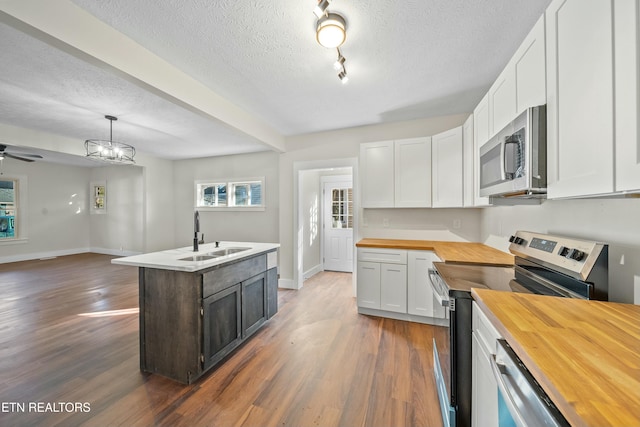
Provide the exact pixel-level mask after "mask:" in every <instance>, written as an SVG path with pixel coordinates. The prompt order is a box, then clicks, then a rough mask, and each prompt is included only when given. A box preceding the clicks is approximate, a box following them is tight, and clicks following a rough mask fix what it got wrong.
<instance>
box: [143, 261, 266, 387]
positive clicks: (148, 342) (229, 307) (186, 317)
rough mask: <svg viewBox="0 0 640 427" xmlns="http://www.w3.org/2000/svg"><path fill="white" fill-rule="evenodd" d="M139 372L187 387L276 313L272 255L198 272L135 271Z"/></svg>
mask: <svg viewBox="0 0 640 427" xmlns="http://www.w3.org/2000/svg"><path fill="white" fill-rule="evenodd" d="M139 288H140V295H139V297H140V369H141V370H142V371H145V372H150V373H154V374H160V375H163V376H165V377H168V378H171V379H173V380H176V381H179V382H181V383H185V384H190V383H192V382H193V381H195V380H196V379H197V378H198V377H200V376H201V375H202V374H204V373H205V372H206V371H207V370H208V369H209V368H211V367H213V366H215V365H216V364H217V363H218V362H220V361H221V360H222V359H223V358H224V357H225V356H227V355H228V354H229V353H231V352H232V351H233V350H234V349H235V348H237V347H238V346H239V345H240V344H241V343H242V342H244V341H245V340H247V339H248V338H249V337H250V336H251V335H252V334H254V333H255V332H256V331H257V330H258V329H259V328H260V326H262V324H263V323H264V322H266V321H267V319H269V318H271V317H272V316H273V315H274V314H276V312H277V311H278V295H277V291H278V273H277V251H276V250H275V249H274V250H271V251H268V252H264V253H259V254H254V255H251V256H247V257H244V258H239V259H231V260H229V261H228V262H225V263H222V264H217V265H214V266H211V267H208V268H204V269H201V270H197V271H193V272H186V271H176V270H169V269H163V268H153V267H143V266H140V268H139Z"/></svg>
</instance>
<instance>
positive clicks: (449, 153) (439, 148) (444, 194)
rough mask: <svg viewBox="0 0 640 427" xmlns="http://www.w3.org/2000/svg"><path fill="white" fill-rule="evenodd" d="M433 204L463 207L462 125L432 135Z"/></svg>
mask: <svg viewBox="0 0 640 427" xmlns="http://www.w3.org/2000/svg"><path fill="white" fill-rule="evenodd" d="M431 149H432V158H431V174H432V175H431V177H432V178H431V179H432V187H433V192H432V199H433V200H432V205H433V207H434V208H452V207H462V199H463V196H462V192H463V185H462V181H463V179H462V176H463V175H462V126H459V127H457V128H454V129H451V130H448V131H446V132H443V133H440V134H438V135H434V136H433V137H431Z"/></svg>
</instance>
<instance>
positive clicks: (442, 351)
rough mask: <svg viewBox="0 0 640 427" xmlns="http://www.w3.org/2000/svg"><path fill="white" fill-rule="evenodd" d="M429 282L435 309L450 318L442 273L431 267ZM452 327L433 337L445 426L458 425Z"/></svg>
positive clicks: (442, 329) (438, 330)
mask: <svg viewBox="0 0 640 427" xmlns="http://www.w3.org/2000/svg"><path fill="white" fill-rule="evenodd" d="M428 271H429V282H430V283H431V290H432V292H433V309H434V313H435V310H444V311H445V315H446V318H447V319H449V305H450V302H449V295H448V294H449V291H448V287H447V285H446V284H445V283H444V281H443V280H442V278H441V277H440V274H438V272H437V271H436V270H435V269H431V268H430V269H429V270H428ZM450 348H451V327H450V326H449V327H443V328H435V331H434V338H433V366H434V376H435V381H436V391H437V392H438V401H439V402H440V413H441V415H442V424H443V425H444V427H452V426H455V425H456V411H455V407H454V406H453V405H452V404H451V400H450V395H451V394H450V392H451V351H450Z"/></svg>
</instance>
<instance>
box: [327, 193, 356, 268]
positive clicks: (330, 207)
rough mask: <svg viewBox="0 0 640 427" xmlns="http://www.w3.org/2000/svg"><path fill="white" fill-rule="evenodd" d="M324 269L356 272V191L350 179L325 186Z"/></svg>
mask: <svg viewBox="0 0 640 427" xmlns="http://www.w3.org/2000/svg"><path fill="white" fill-rule="evenodd" d="M323 194H324V203H323V219H324V221H323V224H324V227H323V234H324V237H323V238H324V246H323V247H324V254H323V258H324V269H325V270H331V271H344V272H348V273H351V272H352V271H353V188H352V181H351V180H344V181H335V182H325V183H324V186H323Z"/></svg>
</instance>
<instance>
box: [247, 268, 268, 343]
mask: <svg viewBox="0 0 640 427" xmlns="http://www.w3.org/2000/svg"><path fill="white" fill-rule="evenodd" d="M266 320H267V275H266V274H265V273H262V274H259V275H257V276H255V277H252V278H251V279H249V280H245V281H244V282H242V337H243V338H246V337H248V336H249V335H251V334H253V333H254V332H255V331H257V330H258V328H259V327H260V326H261V325H262V324H263V323H264V322H265V321H266Z"/></svg>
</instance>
